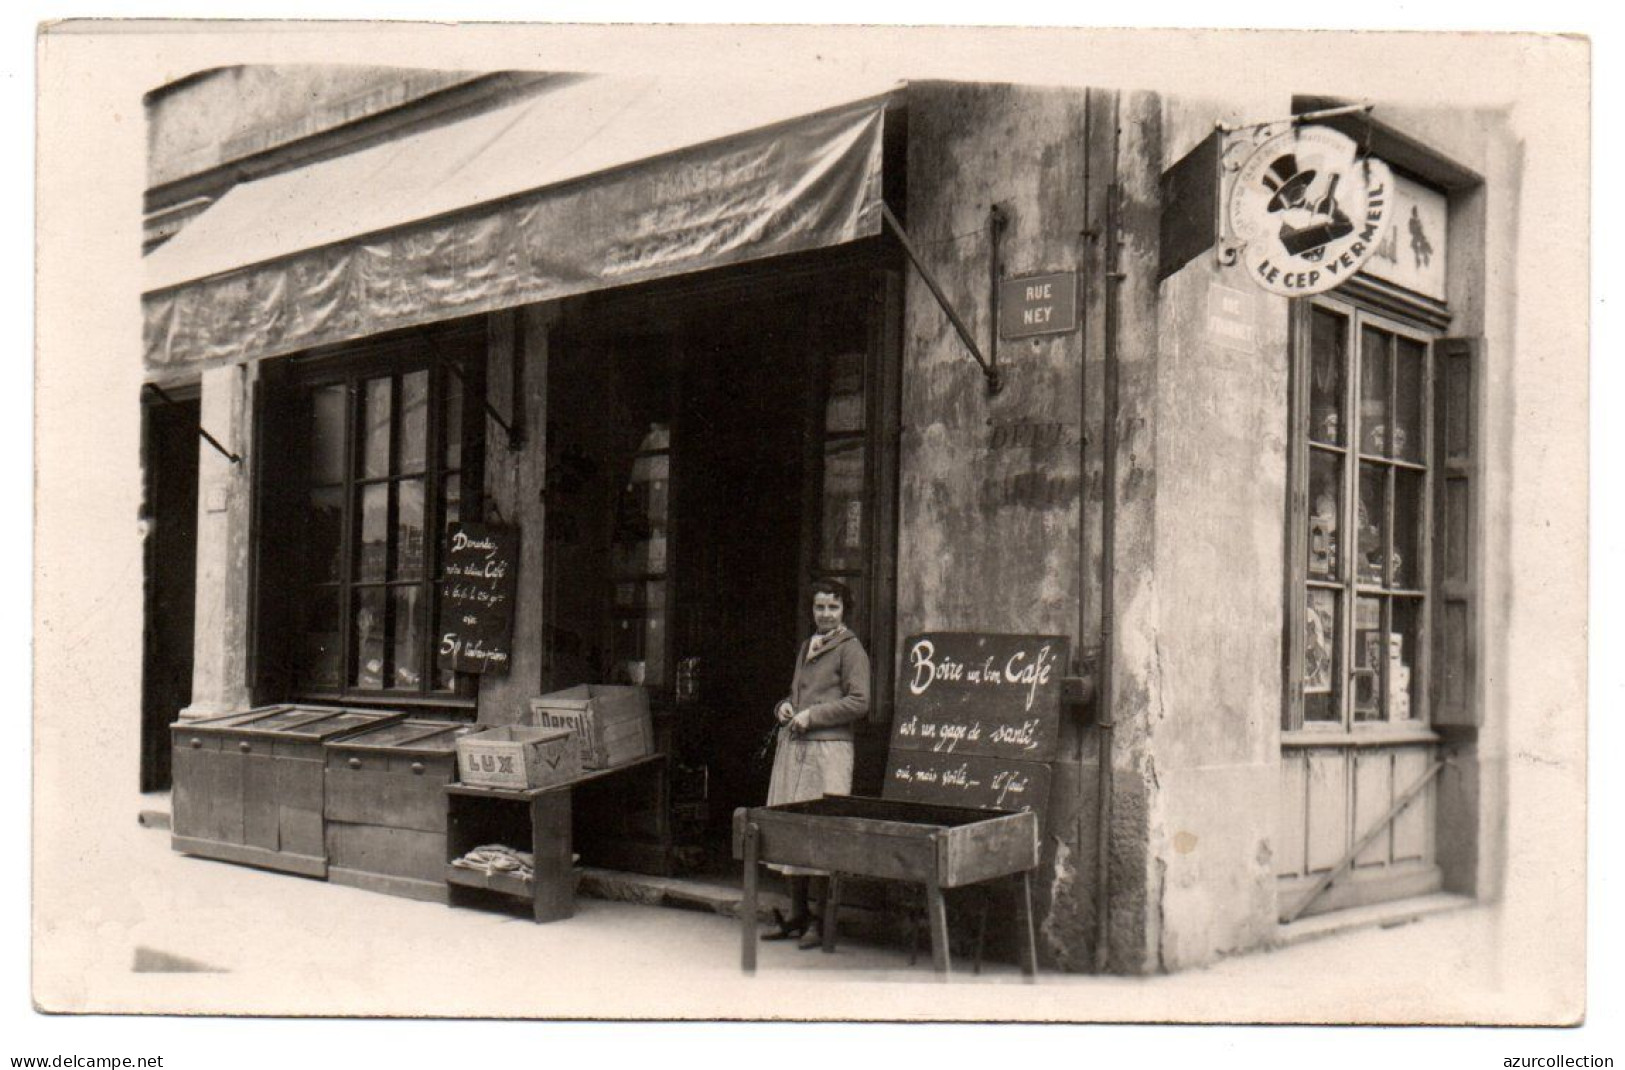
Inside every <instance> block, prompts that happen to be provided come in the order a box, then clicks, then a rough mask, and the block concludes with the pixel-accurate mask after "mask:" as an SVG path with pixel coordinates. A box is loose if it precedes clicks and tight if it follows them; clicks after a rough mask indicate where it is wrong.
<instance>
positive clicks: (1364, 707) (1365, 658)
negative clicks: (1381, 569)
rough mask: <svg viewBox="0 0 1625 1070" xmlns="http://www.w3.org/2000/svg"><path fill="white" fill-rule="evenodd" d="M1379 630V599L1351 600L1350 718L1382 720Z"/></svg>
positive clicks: (1384, 656) (1382, 642) (1382, 658)
mask: <svg viewBox="0 0 1625 1070" xmlns="http://www.w3.org/2000/svg"><path fill="white" fill-rule="evenodd" d="M1386 651H1387V642H1386V641H1385V638H1384V636H1383V631H1382V602H1381V600H1380V599H1376V598H1356V599H1355V600H1354V669H1353V673H1352V676H1353V680H1354V719H1355V720H1356V721H1380V720H1382V701H1381V696H1382V690H1381V689H1382V666H1383V662H1384V661H1386V660H1387V653H1386Z"/></svg>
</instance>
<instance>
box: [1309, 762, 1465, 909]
mask: <svg viewBox="0 0 1625 1070" xmlns="http://www.w3.org/2000/svg"><path fill="white" fill-rule="evenodd" d="M1448 764H1449V760H1448V759H1443V758H1441V759H1440V760H1439V761H1436V762H1434V763H1433V764H1432V765H1430V766H1428V770H1427V772H1425V773H1423V774H1422V775H1421V777H1420V778H1418V780H1417V781H1416V783H1414V784H1412V785H1411V786H1410V787H1409V788H1407V789H1406V791H1405V794H1403V795H1401V796H1400V797H1399V798H1398V799H1396V800H1395V801H1394V805H1393V807H1392V808H1391V809H1389V811H1388V812H1387V813H1386V814H1384V815H1383V817H1382V820H1381V821H1378V822H1377V823H1376V824H1375V825H1372V826H1371V828H1370V829H1369V830H1367V832H1366V834H1365V835H1364V836H1361V837H1360V842H1358V843H1356V844H1355V845H1354V846H1353V847H1352V848H1351V849H1350V850H1349V853H1348V854H1346V855H1344V856H1343V860H1342V861H1341V862H1339V863H1337V865H1335V866H1333V867H1332V868H1331V870H1330V871H1329V872H1327V873H1326V874H1324V875H1323V876H1322V877H1321V878H1320V880H1318V881H1316V882H1315V886H1314V887H1313V888H1311V889H1309V893H1308V894H1307V895H1305V896H1304V897H1303V898H1302V899H1300V900H1298V905H1297V906H1295V907H1293V908H1292V909H1291V910H1289V911H1287V912H1286V913H1285V914H1283V915H1281V924H1283V925H1290V924H1292V923H1293V922H1294V921H1297V920H1298V915H1300V914H1302V913H1303V912H1304V911H1305V910H1308V909H1309V904H1311V903H1313V902H1314V901H1315V900H1316V899H1319V898H1320V894H1321V893H1322V892H1324V891H1325V890H1326V889H1327V888H1330V887H1331V886H1332V883H1333V882H1334V881H1336V880H1337V878H1339V877H1341V876H1342V875H1343V874H1345V873H1347V872H1348V871H1349V870H1350V869H1352V868H1353V867H1354V860H1355V859H1356V858H1358V857H1360V852H1361V851H1363V850H1365V849H1366V848H1367V847H1369V846H1371V841H1372V840H1374V839H1376V838H1377V837H1378V836H1380V835H1382V833H1383V832H1384V831H1385V830H1386V829H1387V828H1388V826H1389V825H1392V824H1393V823H1394V820H1395V819H1396V818H1397V817H1399V815H1400V814H1402V813H1404V812H1405V808H1406V807H1407V806H1409V805H1410V804H1411V803H1413V802H1415V801H1416V797H1417V796H1418V795H1420V794H1422V789H1423V788H1425V787H1427V786H1428V781H1430V780H1432V779H1433V778H1434V777H1435V776H1437V775H1438V774H1439V770H1441V769H1443V768H1444V767H1445V766H1446V765H1448Z"/></svg>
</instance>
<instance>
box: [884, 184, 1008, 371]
mask: <svg viewBox="0 0 1625 1070" xmlns="http://www.w3.org/2000/svg"><path fill="white" fill-rule="evenodd" d="M880 218H881V219H883V220H884V221H885V223H886V225H887V226H888V227H890V228H891V231H892V233H893V234H895V235H897V240H898V241H899V242H900V243H902V246H903V252H904V253H906V254H908V259H909V263H911V264H913V265H914V270H916V271H918V272H919V273H920V278H922V279H924V280H925V285H926V287H927V288H928V289H929V290H930V291H931V296H932V297H935V298H936V299H937V304H939V305H941V306H942V311H943V312H945V313H946V314H947V316H948V322H949V323H952V324H953V325H954V330H955V331H957V332H958V334H959V340H960V341H961V342H963V343H965V348H966V349H968V350H970V355H971V356H973V357H975V358H976V363H978V364H980V365H981V366H982V375H984V376H985V377H986V378H987V392H988V393H989V394H997V393H999V391H1001V390H1003V389H1004V380H1003V379H1002V378H1001V377H1000V375H999V368H998V365H996V364H993V363H990V362H989V361H988V359H987V358H986V357H984V356H982V350H981V347H979V346H978V345H977V344H976V339H974V338H972V337H971V336H970V329H969V328H968V327H966V326H965V321H964V320H962V319H960V318H959V313H958V312H956V311H954V306H953V305H952V304H951V303H949V301H948V296H947V295H946V294H944V293H943V292H942V287H941V286H940V285H938V284H937V279H936V276H935V275H933V274H931V269H930V268H928V267H926V266H925V261H924V260H923V259H921V257H920V252H919V250H918V249H916V248H915V247H914V243H913V242H912V241H910V240H909V236H908V234H907V233H906V232H905V231H904V230H903V224H901V223H899V222H898V221H897V217H896V216H894V215H892V211H891V208H890V206H888V205H887V204H886V202H885V201H881V202H880ZM995 329H996V328H995Z"/></svg>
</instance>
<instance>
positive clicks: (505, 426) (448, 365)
mask: <svg viewBox="0 0 1625 1070" xmlns="http://www.w3.org/2000/svg"><path fill="white" fill-rule="evenodd" d="M440 366H441V367H443V368H445V369H446V370H447V371H448V372H451V374H453V375H455V376H456V377H457V381H458V382H459V383H462V384H463V389H464V390H467V389H468V388H469V387H468V380H467V379H465V378H463V373H462V369H460V368H458V367H457V365H456V364H455V363H453V362H452V361H449V360H443V361H441V362H440ZM480 404H481V405H483V406H484V407H485V415H487V416H489V417H490V418H491V419H492V421H494V422H495V423H496V425H497V426H498V427H500V428H502V430H504V431H506V432H507V434H508V449H509V451H510V452H512V451H515V450H518V449H519V448H520V447H521V446H523V445H524V444H525V437H524V436H523V435H521V434H520V433H519V431H518V430H517V429H516V428H514V427H513V426H512V425H511V424H509V423H508V421H507V420H504V419H503V418H502V414H501V413H500V412H498V411H497V410H496V409H494V408H492V407H491V402H490V399H489V398H487V397H485V396H484V392H483V391H482V392H481V395H480Z"/></svg>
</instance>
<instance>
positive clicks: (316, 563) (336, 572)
mask: <svg viewBox="0 0 1625 1070" xmlns="http://www.w3.org/2000/svg"><path fill="white" fill-rule="evenodd" d="M343 563H344V488H343V487H323V488H322V489H320V490H313V491H311V492H310V511H309V512H308V513H306V514H305V571H306V573H307V575H308V577H309V578H310V579H311V580H313V581H317V582H320V581H323V580H337V579H339V578H340V575H341V569H342V566H343Z"/></svg>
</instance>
